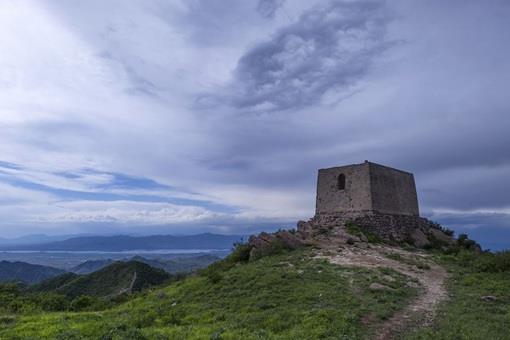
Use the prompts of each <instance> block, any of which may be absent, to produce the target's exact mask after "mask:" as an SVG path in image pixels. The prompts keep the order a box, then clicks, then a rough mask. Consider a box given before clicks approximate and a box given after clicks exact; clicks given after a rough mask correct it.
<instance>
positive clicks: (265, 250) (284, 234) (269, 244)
mask: <svg viewBox="0 0 510 340" xmlns="http://www.w3.org/2000/svg"><path fill="white" fill-rule="evenodd" d="M248 244H249V246H250V247H251V250H250V260H255V259H258V258H260V257H263V256H267V255H271V254H276V253H279V252H281V251H282V250H294V249H297V248H299V247H302V246H304V245H305V241H304V239H302V238H301V236H300V235H298V234H294V233H291V232H289V231H287V230H280V231H277V232H275V233H272V234H269V233H265V232H262V233H260V234H259V235H258V236H255V235H252V236H250V239H249V241H248Z"/></svg>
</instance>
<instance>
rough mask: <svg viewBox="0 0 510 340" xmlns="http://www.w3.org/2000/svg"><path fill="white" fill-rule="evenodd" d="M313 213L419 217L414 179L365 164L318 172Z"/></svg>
mask: <svg viewBox="0 0 510 340" xmlns="http://www.w3.org/2000/svg"><path fill="white" fill-rule="evenodd" d="M315 213H316V214H349V215H352V216H354V215H366V214H369V215H372V214H393V215H405V216H419V210H418V197H417V195H416V186H415V183H414V176H413V174H411V173H409V172H405V171H401V170H397V169H393V168H390V167H387V166H383V165H379V164H375V163H372V162H368V161H365V163H362V164H353V165H346V166H339V167H334V168H328V169H320V170H319V176H318V180H317V201H316V209H315Z"/></svg>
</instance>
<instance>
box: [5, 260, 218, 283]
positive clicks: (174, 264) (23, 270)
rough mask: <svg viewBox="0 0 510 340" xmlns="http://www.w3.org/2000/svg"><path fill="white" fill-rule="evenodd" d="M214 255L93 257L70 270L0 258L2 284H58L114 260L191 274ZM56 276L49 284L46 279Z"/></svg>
mask: <svg viewBox="0 0 510 340" xmlns="http://www.w3.org/2000/svg"><path fill="white" fill-rule="evenodd" d="M219 259H220V258H219V257H217V256H214V255H199V256H189V257H182V258H175V259H171V260H168V259H147V258H144V257H141V256H134V257H132V258H129V259H125V260H121V261H115V260H112V259H105V260H89V261H85V262H83V263H81V264H79V265H77V266H75V267H73V268H71V270H70V271H69V272H67V271H65V270H62V269H57V268H53V267H49V266H42V265H35V264H29V263H26V262H19V261H16V262H8V261H0V283H4V282H15V283H16V282H17V283H23V284H27V285H33V284H38V283H41V282H45V284H50V285H53V286H55V285H56V283H58V282H61V284H58V286H60V285H63V284H65V283H66V282H67V281H68V279H74V278H76V277H78V276H81V275H88V274H91V273H94V272H97V271H101V270H103V269H104V268H107V267H109V266H111V265H113V264H114V263H119V262H120V263H129V262H138V263H143V264H146V265H149V266H151V267H152V268H154V269H157V270H163V271H165V272H166V273H168V274H176V273H189V272H192V271H194V270H197V269H200V268H204V267H207V266H208V265H209V264H211V263H213V262H215V261H217V260H219ZM48 279H52V280H50V281H49V283H46V280H48Z"/></svg>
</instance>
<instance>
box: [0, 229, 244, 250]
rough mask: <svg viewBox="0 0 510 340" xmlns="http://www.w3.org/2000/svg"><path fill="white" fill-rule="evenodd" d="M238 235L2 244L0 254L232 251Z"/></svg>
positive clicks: (99, 237) (88, 239)
mask: <svg viewBox="0 0 510 340" xmlns="http://www.w3.org/2000/svg"><path fill="white" fill-rule="evenodd" d="M242 239H243V236H241V235H218V234H209V233H205V234H197V235H187V236H173V235H151V236H126V235H118V236H80V237H72V238H69V239H65V240H57V241H51V242H44V243H40V242H39V243H24V244H14V245H12V244H2V243H1V242H0V251H1V250H4V251H5V250H7V251H9V250H10V251H13V250H15V251H23V250H26V251H129V250H160V249H231V248H232V246H233V244H234V243H236V242H239V241H241V240H242Z"/></svg>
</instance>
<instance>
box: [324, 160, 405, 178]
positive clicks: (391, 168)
mask: <svg viewBox="0 0 510 340" xmlns="http://www.w3.org/2000/svg"><path fill="white" fill-rule="evenodd" d="M366 164H368V165H369V166H370V165H375V166H379V167H383V168H386V169H390V170H394V171H398V172H402V173H404V174H408V175H413V173H411V172H409V171H404V170H400V169H396V168H393V167H391V166H387V165H382V164H379V163H375V162H370V161H367V160H365V161H364V162H363V163H354V164H348V165H341V166H332V167H329V168H321V169H319V171H326V170H332V169H342V168H349V167H358V166H363V165H366Z"/></svg>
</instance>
